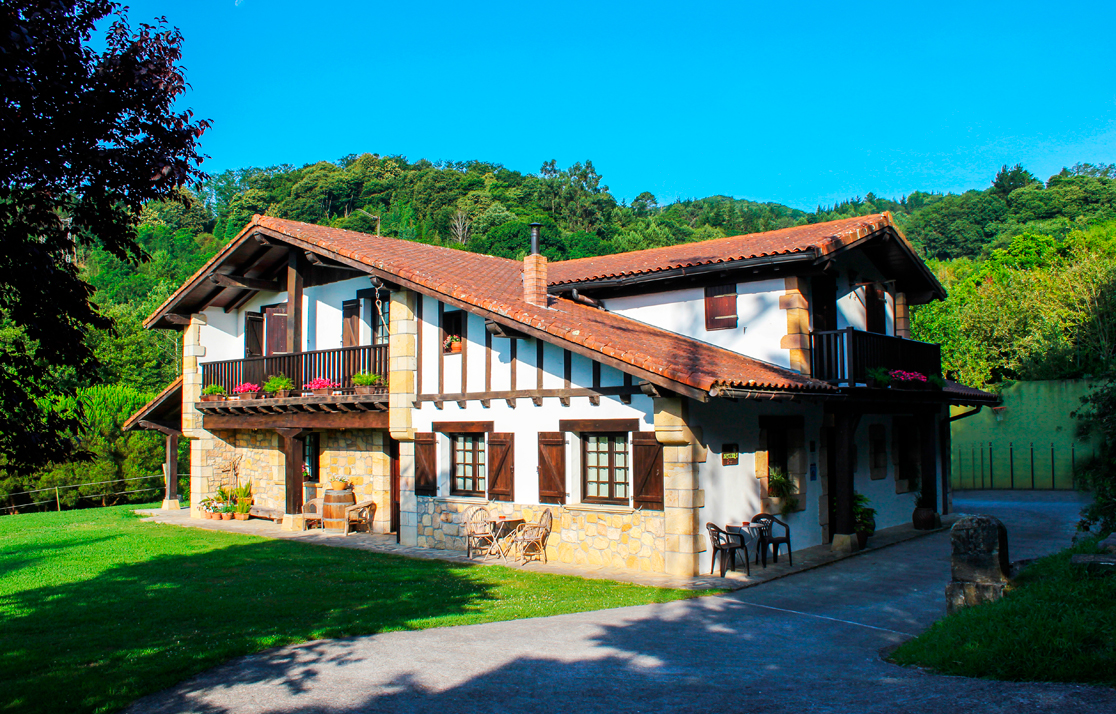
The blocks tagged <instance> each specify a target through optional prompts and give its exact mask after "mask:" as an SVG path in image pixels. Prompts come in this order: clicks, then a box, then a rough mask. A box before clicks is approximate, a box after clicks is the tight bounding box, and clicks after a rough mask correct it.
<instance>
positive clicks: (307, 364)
mask: <svg viewBox="0 0 1116 714" xmlns="http://www.w3.org/2000/svg"><path fill="white" fill-rule="evenodd" d="M201 367H202V387H203V388H205V387H208V386H209V385H211V384H219V385H221V386H222V387H224V388H225V391H226V392H227V393H228V394H230V395H231V394H232V393H233V389H235V388H236V386H237V385H238V384H243V383H245V382H250V383H252V384H258V385H260V387H263V385H264V382H266V381H267V378H268V377H271V376H273V375H277V374H283V375H286V376H287V377H290V380H291V381H292V382H293V383H294V391H293V392H292V394H293V395H295V396H298V395H299V394H300V390H301V389H302V385H304V384H308V383H309V382H310V381H311V380H313V379H316V378H318V377H324V378H325V379H328V380H330V381H331V382H336V383H338V384H340V385H341V388H340V390H339V391H341V392H342V393H343V394H352V392H353V375H354V374H360V373H362V372H366V373H370V374H379V375H383V377H384V384H387V345H360V346H358V347H339V348H337V349H333V350H316V351H314V352H293V353H291V354H282V355H272V356H270V357H247V358H245V359H228V360H222V361H220V362H205V363H203V364H202V366H201Z"/></svg>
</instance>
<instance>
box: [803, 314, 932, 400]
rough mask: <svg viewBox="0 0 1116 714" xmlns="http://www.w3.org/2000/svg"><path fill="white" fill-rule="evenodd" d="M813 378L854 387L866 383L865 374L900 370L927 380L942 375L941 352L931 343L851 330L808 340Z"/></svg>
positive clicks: (816, 334)
mask: <svg viewBox="0 0 1116 714" xmlns="http://www.w3.org/2000/svg"><path fill="white" fill-rule="evenodd" d="M810 347H811V354H812V357H813V377H814V378H815V379H820V380H823V381H826V382H830V383H833V384H842V385H846V386H856V385H858V384H864V383H866V382H867V381H868V370H869V369H873V368H877V367H882V368H884V369H888V370H892V369H901V370H904V371H907V372H919V373H920V374H924V375H926V376H930V375H938V376H941V374H942V348H941V345H937V344H934V343H930V342H919V341H918V340H906V339H903V338H901V337H889V336H888V335H879V334H876V333H874V332H863V331H861V330H856V329H853V328H851V327H847V328H845V329H843V330H833V331H830V332H815V333H813V334H812V335H811V336H810Z"/></svg>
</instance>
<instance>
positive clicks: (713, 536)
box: [705, 523, 751, 578]
mask: <svg viewBox="0 0 1116 714" xmlns="http://www.w3.org/2000/svg"><path fill="white" fill-rule="evenodd" d="M705 530H706V531H708V532H709V544H710V546H711V547H712V548H713V559H712V560H710V561H709V574H710V575H712V574H713V568H714V566H715V565H716V564H717V554H718V553H720V555H721V577H722V578H723V577H725V573H726V572H727V571H728V569H729V568H732V570H733V571H735V570H736V552H737V551H739V550H743V551H744V562H745V567H747V565H746V564H747V562H748V551H747V549H745V548H744V543H743V540H740V541H737V540H734V539H733V537H732V536H731V535H730V534H729V533H726V532H725V531H723V530H722V529H720V528H718V527H717V526H715V525H713V524H712V523H706V524H705ZM748 574H749V575H751V570H748Z"/></svg>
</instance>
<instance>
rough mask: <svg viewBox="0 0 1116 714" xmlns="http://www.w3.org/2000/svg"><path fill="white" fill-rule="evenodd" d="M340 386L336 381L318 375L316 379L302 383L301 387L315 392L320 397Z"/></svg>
mask: <svg viewBox="0 0 1116 714" xmlns="http://www.w3.org/2000/svg"><path fill="white" fill-rule="evenodd" d="M340 386H341V385H340V384H338V383H337V382H331V381H329V380H328V379H326V378H325V377H318V378H316V379H312V380H310V381H309V382H308V383H307V384H304V385H302V388H303V389H309V390H310V392H311V393H313V394H316V395H317V396H320V397H324V396H327V395H329V394H331V393H332V392H333V390H334V389H337V388H338V387H340Z"/></svg>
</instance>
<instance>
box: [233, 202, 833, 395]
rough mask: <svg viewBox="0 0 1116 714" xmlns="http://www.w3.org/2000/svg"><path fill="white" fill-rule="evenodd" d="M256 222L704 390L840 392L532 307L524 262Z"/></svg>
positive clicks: (702, 349) (700, 348)
mask: <svg viewBox="0 0 1116 714" xmlns="http://www.w3.org/2000/svg"><path fill="white" fill-rule="evenodd" d="M253 224H254V225H256V226H258V227H260V228H263V229H267V230H270V231H274V232H275V233H278V234H281V235H283V236H287V237H290V238H294V239H297V240H301V241H304V242H306V243H308V244H311V245H313V246H315V247H317V248H319V249H320V250H322V251H323V252H325V253H330V252H332V253H335V254H337V255H340V256H344V257H346V258H349V259H350V260H354V261H358V262H360V263H362V264H364V265H367V266H370V267H373V268H378V269H380V270H383V271H384V272H386V273H390V274H391V275H394V276H396V277H398V278H399V279H401V280H406V281H410V282H412V283H414V284H415V285H416V286H420V287H422V288H426V289H427V291H432V292H434V293H439V294H441V295H445V296H449V297H452V298H455V299H457V300H459V301H461V302H463V303H467V304H469V305H473V306H476V307H479V308H482V309H484V310H487V311H489V312H491V313H495V314H497V315H501V316H504V317H506V318H509V319H510V320H512V321H514V322H515V323H519V325H524V326H528V327H532V328H535V329H537V330H541V331H543V332H546V333H547V334H549V335H553V336H554V337H557V338H559V339H562V340H566V341H568V342H570V343H573V344H574V345H580V346H582V347H584V348H587V349H588V350H592V351H594V352H599V353H600V354H602V355H606V356H608V357H612V358H615V359H617V360H619V361H621V362H623V363H626V364H628V365H631V366H634V367H637V368H639V369H641V370H644V371H646V372H650V373H652V374H655V375H659V376H661V377H663V378H665V379H667V380H670V381H672V382H677V383H679V384H682V385H685V386H688V387H691V388H693V389H696V390H700V391H702V392H708V391H709V389H711V388H712V387H713V386H715V385H722V384H723V385H731V386H742V387H751V388H756V389H761V388H762V389H780V390H808V391H832V389H833V388H832V387H831V386H829V385H828V384H826V383H824V382H820V381H817V380H814V379H810V378H809V377H804V376H803V375H801V374H798V373H797V372H792V371H790V370H787V369H783V368H781V367H777V366H775V365H772V364H768V363H766V362H761V361H759V360H756V359H753V358H751V357H745V356H743V355H739V354H737V353H735V352H730V351H728V350H725V349H721V348H719V347H714V346H712V345H708V344H705V343H703V342H699V341H697V340H693V339H690V338H687V337H683V336H681V335H677V334H674V333H672V332H668V331H666V330H662V329H659V328H656V327H652V326H650V325H646V324H644V323H641V322H636V321H635V320H631V319H629V318H626V317H623V316H620V315H617V314H615V313H610V312H606V311H604V310H598V309H595V308H592V307H588V306H586V305H582V304H580V303H575V302H573V301H571V300H566V299H562V298H551V300H550V305H549V307H548V308H542V307H538V306H535V305H532V304H530V303H528V302H526V301H525V300H524V299H523V264H522V263H521V262H520V261H516V260H508V259H506V258H497V257H494V256H489V255H480V254H478V253H469V252H466V251H461V250H453V249H450V248H442V247H438V246H431V245H425V244H422V243H415V242H412V241H404V240H398V239H394V238H384V237H379V236H370V235H367V234H364V233H355V232H353V231H346V230H341V229H336V228H328V227H325V226H317V225H310V224H307V223H299V222H296V221H287V220H283V219H280V218H272V217H269V216H257V217H256V218H255V219H254V220H253ZM552 265H553V264H552Z"/></svg>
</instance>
